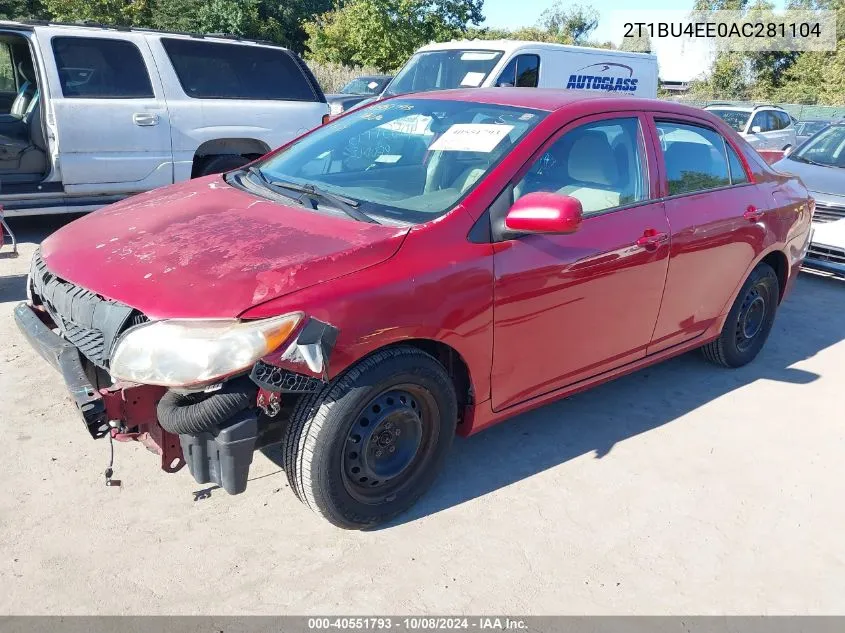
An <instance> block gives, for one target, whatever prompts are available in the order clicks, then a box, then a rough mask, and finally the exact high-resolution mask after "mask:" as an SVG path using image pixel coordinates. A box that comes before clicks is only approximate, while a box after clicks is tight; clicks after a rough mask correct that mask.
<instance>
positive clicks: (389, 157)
mask: <svg viewBox="0 0 845 633" xmlns="http://www.w3.org/2000/svg"><path fill="white" fill-rule="evenodd" d="M400 158H402V155H401V154H382V155H381V156H379V157H377V158H376V159H375V160H374V161H373V162H374V163H398V162H399V159H400Z"/></svg>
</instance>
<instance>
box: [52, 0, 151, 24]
mask: <svg viewBox="0 0 845 633" xmlns="http://www.w3.org/2000/svg"><path fill="white" fill-rule="evenodd" d="M44 6H45V8H46V10H47V13H49V14H50V16H51V17H52V19H54V20H57V21H59V22H81V21H91V22H98V23H101V24H115V25H120V26H149V25H150V18H151V17H152V4H151V2H150V0H44Z"/></svg>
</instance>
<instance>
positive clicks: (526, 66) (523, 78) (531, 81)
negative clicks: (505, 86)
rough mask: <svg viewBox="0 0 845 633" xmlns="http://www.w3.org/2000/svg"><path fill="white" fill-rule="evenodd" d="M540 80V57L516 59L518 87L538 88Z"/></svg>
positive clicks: (528, 56) (520, 57)
mask: <svg viewBox="0 0 845 633" xmlns="http://www.w3.org/2000/svg"><path fill="white" fill-rule="evenodd" d="M539 78H540V57H539V56H537V55H520V56H519V57H517V58H516V85H517V86H518V87H522V88H536V87H537V81H538V80H539Z"/></svg>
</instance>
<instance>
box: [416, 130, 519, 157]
mask: <svg viewBox="0 0 845 633" xmlns="http://www.w3.org/2000/svg"><path fill="white" fill-rule="evenodd" d="M512 129H513V126H512V125H493V124H490V123H456V124H455V125H453V126H452V127H450V128H449V129H448V130H446V131H445V132H443V134H442V135H441V136H440V138H438V139H437V140H435V141H434V142H433V143H432V144H431V145H430V146H429V148H428V149H430V150H439V151H442V152H484V153H488V152H492V151H493V150H494V149H496V146H497V145H498V144H499V143H500V142H501V140H502V139H503V138H505V137H506V136H507V135H508V134H509V133H510V131H511V130H512Z"/></svg>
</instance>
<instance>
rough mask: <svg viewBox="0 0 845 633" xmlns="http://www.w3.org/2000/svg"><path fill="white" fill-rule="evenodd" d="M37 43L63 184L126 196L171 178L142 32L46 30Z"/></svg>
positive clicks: (165, 125)
mask: <svg viewBox="0 0 845 633" xmlns="http://www.w3.org/2000/svg"><path fill="white" fill-rule="evenodd" d="M38 45H39V47H40V49H41V54H42V57H43V59H44V62H45V72H46V74H47V80H48V84H49V96H50V100H49V101H50V105H51V109H52V112H51V113H50V114H48V117H47V121H48V127H51V128H53V133H54V134H56V135H57V137H58V138H57V140H58V154H59V167H60V169H61V176H62V182H63V183H64V185H65V189H66V190H67V191H68V192H69V193H87V194H97V193H127V192H133V191H146V190H148V189H153V188H155V187H160V186H162V185H166V184H169V183H171V182H173V167H172V154H171V149H170V120H169V117H168V112H167V108H166V105H165V101H164V91H163V88H162V86H161V82H160V80H159V77H158V74H157V72H156V69H155V64H154V63H153V58H152V54H151V52H150V49H149V46H148V45H147V43H146V40H145V37H144V36H143V35H141V34H139V33H128V32H109V31H105V30H103V31H100V30H95V29H85V30H79V31H77V30H73V29H68V28H58V27H55V28H49V27H46V28H43V29H39V31H38Z"/></svg>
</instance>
